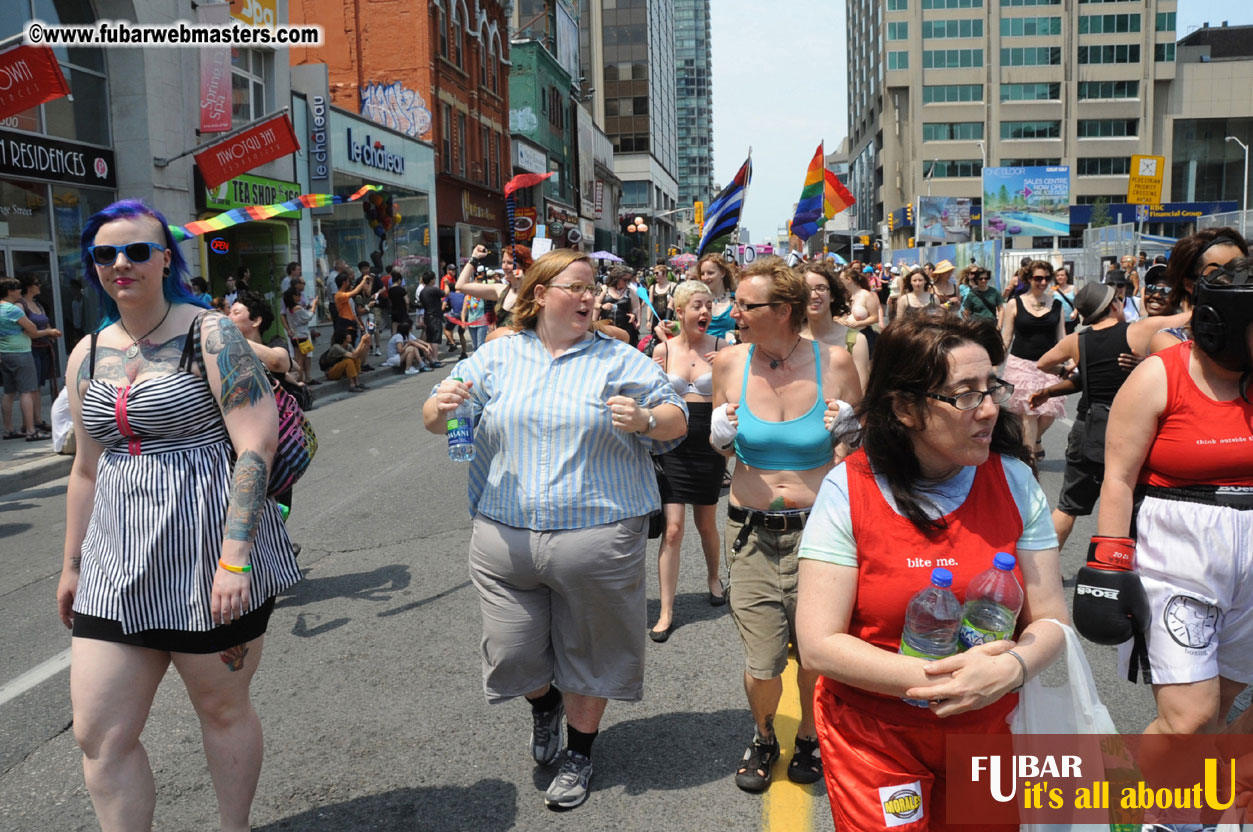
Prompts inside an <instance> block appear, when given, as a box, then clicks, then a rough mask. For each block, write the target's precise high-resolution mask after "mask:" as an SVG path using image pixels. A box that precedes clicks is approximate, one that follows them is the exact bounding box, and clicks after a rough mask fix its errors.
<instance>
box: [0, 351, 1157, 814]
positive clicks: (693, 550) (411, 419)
mask: <svg viewBox="0 0 1253 832" xmlns="http://www.w3.org/2000/svg"><path fill="white" fill-rule="evenodd" d="M450 370H451V365H450V366H449V367H445V368H444V369H443V370H440V371H437V372H436V373H426V374H423V375H420V376H410V377H404V378H397V379H395V380H394V381H389V383H388V384H386V385H381V384H380V385H378V386H377V387H376V389H374V390H372V391H370V392H368V393H365V394H362V395H357V396H353V397H350V398H345V399H342V400H338V401H328V402H326V403H319V406H318V407H317V408H316V409H315V410H313V411H312V412H311V413H310V419H311V421H312V422H313V425H314V427H315V429H316V431H317V434H318V440H319V450H318V455H317V458H316V459H315V461H314V463H313V466H312V467H311V468H310V470H309V473H308V474H307V475H306V476H305V478H304V479H303V480H301V482H300V484H299V485H298V486H297V488H296V494H295V506H294V510H293V512H292V515H291V518H290V521H289V527H290V529H291V532H292V535H293V537H294V539H295V540H297V541H298V542H300V543H301V544H302V546H303V552H302V554H301V556H300V564H301V566H302V567H303V569H304V570H305V579H304V580H303V581H302V582H301V583H299V584H298V585H297V586H295V587H294V588H293V589H292V590H291V591H290V592H289V593H286V594H284V595H283V596H282V597H280V599H279V601H278V604H277V606H276V608H275V611H274V616H273V618H272V619H271V622H270V629H269V634H268V635H267V637H266V644H265V649H264V657H263V659H262V664H261V668H260V670H259V672H258V674H257V677H256V680H255V681H254V684H253V691H254V700H255V703H256V706H257V710H258V711H259V712H260V714H261V719H262V723H263V725H264V726H265V744H266V760H265V766H264V769H263V771H262V774H261V782H260V786H259V789H258V793H257V798H256V801H255V803H254V805H253V812H252V822H253V828H254V829H255V830H265V832H278V830H293V832H294V831H295V830H299V831H300V832H342V831H343V830H385V832H401V830H405V831H406V832H407V831H408V830H439V831H440V832H444V831H445V830H473V832H495V830H507V829H516V830H539V829H544V830H548V829H555V830H561V829H595V830H712V829H719V830H758V829H766V828H774V829H784V828H786V829H789V830H797V829H800V830H803V829H805V828H812V829H816V830H830V829H831V828H832V823H831V815H830V809H829V807H828V806H827V803H826V797H825V793H824V791H823V790H822V787H821V785H819V786H818V787H817V788H816V789H815V788H808V789H804V790H801V789H799V787H794V786H791V784H788V783H787V782H786V778H785V777H784V775H783V772H782V768H780V769H779V770H777V774H776V782H775V785H774V786H772V787H771V793H770V795H771V796H768V797H765V798H763V797H758V796H753V795H748V794H745V793H743V792H741V791H739V790H738V789H737V788H736V787H735V785H734V782H733V772H734V770H735V768H736V766H737V764H738V760H739V758H740V755H741V754H742V753H743V750H744V747H745V744H746V742H747V741H748V740H749V738H750V737H751V733H752V723H751V718H750V716H749V713H748V709H747V706H746V703H745V700H744V695H743V692H742V688H741V668H742V666H743V659H742V651H741V647H740V642H739V638H738V636H737V635H736V632H735V628H734V625H733V624H732V622H731V619H730V617H729V616H728V614H727V613H726V607H720V608H714V607H710V606H709V604H708V602H707V596H706V589H705V586H704V579H703V575H704V568H703V560H702V558H701V556H700V551H699V541H698V537H697V535H696V531H695V529H694V527H692V526H691V524H690V521H689V526H688V531H687V534H686V535H685V538H684V545H683V553H682V558H681V576H680V586H679V597H678V602H677V606H676V620H677V623H678V629H677V630H676V631H675V633H674V635H673V636H672V637H671V639H670V640H669V642H667V643H665V644H653V643H651V642H650V643H649V645H648V652H647V662H648V664H647V670H646V676H645V697H644V701H643V702H641V703H638V704H622V703H611V704H610V706H609V709H608V712H607V714H606V717H605V720H604V723H603V725H602V729H601V734H600V738H599V739H598V740H597V742H596V746H595V753H594V763H595V766H596V771H595V776H594V777H593V781H592V784H593V792H592V795H591V798H590V799H589V801H588V803H587V804H585V805H584V806H583V807H581V808H579V809H576V810H574V811H572V812H567V813H561V814H558V813H554V812H550V811H548V810H547V809H545V807H544V805H543V800H542V792H543V789H544V788H545V787H546V786H547V785H548V782H549V780H550V779H551V778H552V775H553V771H552V770H551V769H541V768H537V767H536V766H535V765H534V764H533V763H532V762H531V760H530V758H529V755H528V752H527V738H528V733H529V731H530V718H529V709H528V708H527V706H526V705H525V703H523V702H514V703H508V704H504V705H495V706H489V705H488V704H486V702H485V701H484V699H483V695H482V687H481V676H480V664H479V632H480V628H479V615H478V607H477V603H476V599H475V592H474V588H473V586H472V585H471V584H470V582H469V579H468V575H467V570H466V551H467V545H468V540H469V529H470V523H469V517H468V515H467V511H466V495H465V479H466V473H465V468H464V467H462V466H459V465H457V464H455V463H453V462H451V461H449V459H448V456H447V453H446V450H445V449H446V445H445V441H444V439H443V437H439V436H432V435H430V434H428V433H426V431H425V430H423V428H422V424H421V417H420V413H419V409H420V407H421V403H422V401H423V399H425V397H426V395H427V393H428V392H429V390H430V389H431V386H432V385H433V384H434V383H435V382H437V381H438V380H439V379H441V378H443V377H444V376H446V375H448V374H449V372H450ZM371 376H378V374H377V373H374V374H368V375H366V376H365V377H364V380H365V381H366V383H367V384H369V383H371ZM1072 407H1073V403H1072ZM1066 430H1067V427H1066V425H1064V424H1059V425H1057V426H1055V427H1054V428H1053V429H1052V430H1051V431H1050V432H1049V434H1048V435H1047V436H1046V437H1045V447H1046V449H1047V452H1048V456H1047V458H1046V459H1045V460H1044V462H1043V464H1042V470H1043V474H1042V482H1043V484H1044V488H1045V491H1046V493H1047V494H1048V496H1049V499H1050V502H1052V501H1054V500H1055V499H1056V496H1057V492H1058V488H1059V487H1060V485H1061V469H1062V463H1061V455H1062V450H1063V447H1064V442H1065V434H1066ZM65 485H66V480H65V479H64V478H62V479H58V480H54V481H52V482H48V483H44V484H42V485H40V486H37V487H34V488H30V489H27V490H25V491H18V492H15V493H10V494H6V495H3V496H0V539H2V540H3V541H4V544H3V546H2V547H0V567H2V568H0V737H3V742H0V807H3V809H2V810H0V817H3V821H0V827H3V828H4V829H7V830H12V831H13V832H23V831H24V830H32V832H33V831H34V830H38V832H45V831H46V830H48V829H53V830H80V829H81V830H92V829H96V828H98V827H97V825H96V821H95V817H94V814H93V813H92V809H91V803H90V799H89V798H88V795H87V792H86V789H85V788H84V785H83V777H82V770H81V762H80V761H81V758H80V755H79V752H78V749H77V747H76V745H75V743H74V738H73V733H72V729H71V728H72V726H71V713H70V703H69V685H68V678H69V677H68V671H67V670H66V669H65V667H66V664H67V659H66V651H67V648H68V647H69V635H68V632H67V631H66V630H65V629H64V628H63V627H62V626H61V624H60V622H59V621H58V619H57V616H56V608H55V600H54V594H55V588H56V583H57V578H58V573H59V570H60V564H61V553H62V545H63V538H64V530H65ZM725 506H726V501H725V498H724V500H723V503H722V507H721V511H722V512H723V513H724V514H723V519H724V520H725ZM1094 526H1095V523H1094V520H1093V518H1081V519H1080V521H1079V522H1078V524H1077V525H1076V529H1075V533H1074V535H1073V537H1072V538H1071V543H1070V544H1069V545H1068V546H1067V548H1066V549H1065V550H1064V552H1063V557H1062V562H1063V575H1064V576H1065V577H1067V578H1070V577H1072V576H1073V575H1074V573H1075V570H1076V569H1077V567H1078V566H1079V564H1080V563H1081V561H1082V559H1083V555H1084V553H1085V550H1086V542H1087V539H1088V536H1089V535H1090V534H1091V533H1092V531H1093V529H1094ZM650 550H651V551H652V552H654V553H655V551H656V544H655V543H654V544H651V545H650ZM1069 585H1070V582H1069V581H1068V586H1069ZM1067 592H1068V594H1069V590H1068V591H1067ZM656 599H657V581H656V566H655V559H654V558H653V557H651V556H650V568H649V619H650V621H652V620H655V619H656V616H657V600H656ZM1087 653H1088V657H1089V660H1090V662H1091V664H1092V668H1093V671H1094V673H1095V675H1096V679H1097V684H1098V688H1099V690H1100V693H1101V696H1102V699H1103V700H1104V701H1105V703H1106V704H1107V705H1108V707H1109V708H1110V711H1111V713H1112V714H1113V716H1114V720H1115V722H1116V724H1117V725H1118V727H1119V728H1120V730H1123V731H1128V732H1135V731H1139V730H1141V729H1142V728H1143V727H1144V726H1145V725H1146V724H1147V723H1148V721H1149V720H1150V719H1151V717H1152V714H1153V708H1152V699H1151V696H1150V694H1149V691H1148V689H1147V688H1145V687H1143V686H1133V685H1131V684H1130V683H1127V682H1125V681H1120V680H1119V679H1118V678H1117V669H1116V662H1115V651H1114V650H1113V648H1102V647H1095V646H1092V645H1087ZM785 739H788V740H790V737H785ZM143 740H144V744H145V747H146V748H147V750H148V754H149V757H150V759H151V763H152V767H153V771H154V772H155V777H156V783H157V814H156V824H155V828H156V829H158V830H163V832H165V831H166V830H169V831H170V832H179V830H205V829H215V828H217V826H216V823H217V817H216V808H215V802H214V797H213V789H212V786H211V784H210V782H209V776H208V770H207V768H206V766H205V762H204V756H203V753H202V751H201V748H200V733H199V729H198V725H197V723H196V719H195V715H194V713H193V712H192V709H191V706H190V705H189V703H188V701H187V697H186V694H185V693H184V691H183V688H182V684H181V682H180V680H179V679H178V678H177V675H176V674H174V673H173V672H171V674H170V678H167V679H166V680H165V683H164V684H163V685H162V687H161V689H160V691H159V692H158V695H157V698H156V702H155V703H154V705H153V708H152V714H151V717H150V719H149V722H148V726H147V729H146V730H145V732H144V736H143ZM785 762H786V761H785ZM785 787H790V788H791V789H792V790H793V791H792V792H785V791H784V788H785ZM785 794H786V795H788V799H789V800H790V801H791V808H790V809H789V811H788V812H784V811H783V810H782V809H781V808H780V807H781V803H782V796H784V795H785ZM798 807H799V808H798ZM784 818H787V820H786V821H785V820H784Z"/></svg>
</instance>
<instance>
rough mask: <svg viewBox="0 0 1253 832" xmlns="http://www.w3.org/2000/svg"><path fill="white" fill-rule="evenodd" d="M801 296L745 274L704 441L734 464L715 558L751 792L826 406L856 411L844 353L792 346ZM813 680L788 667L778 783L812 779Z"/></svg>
mask: <svg viewBox="0 0 1253 832" xmlns="http://www.w3.org/2000/svg"><path fill="white" fill-rule="evenodd" d="M809 298H810V292H809V287H808V285H807V284H806V283H805V280H804V278H803V277H801V275H800V274H798V273H797V272H796V271H794V270H793V269H790V268H788V266H787V264H785V263H784V262H783V261H782V260H781V259H779V258H777V257H767V258H763V259H761V260H758V261H756V262H754V263H753V264H751V265H750V266H748V267H746V268H745V269H744V271H743V273H742V275H741V276H740V281H739V285H738V287H737V290H736V299H735V307H734V311H733V312H732V316H733V318H734V319H735V321H736V323H737V324H738V326H739V330H740V333H741V336H742V337H743V339H744V340H745V341H747V342H749V343H746V344H740V345H738V346H734V347H729V348H727V349H725V350H723V351H721V352H720V354H719V356H718V357H717V359H715V361H714V378H713V397H714V398H713V405H714V412H713V416H712V418H711V424H710V442H711V443H712V444H713V445H714V447H715V448H716V449H717V450H719V451H721V452H722V453H723V454H724V455H725V456H731V455H734V456H735V457H736V458H737V460H738V463H737V464H736V466H735V474H734V476H733V477H732V479H731V500H730V505H729V506H728V508H727V517H728V523H727V530H726V534H725V535H724V537H723V545H724V550H723V552H724V555H725V558H726V562H727V571H728V574H729V576H730V582H729V584H728V587H727V593H728V600H729V601H730V605H731V613H732V617H733V618H734V619H735V623H736V627H737V629H738V630H739V633H740V637H741V640H742V641H743V643H744V650H745V668H744V671H745V672H744V687H745V691H746V692H747V694H748V700H749V705H750V706H751V708H752V712H753V719H754V721H755V723H756V731H755V734H754V737H753V741H752V743H751V744H750V745H749V748H748V751H747V752H746V753H745V756H744V760H743V763H742V765H741V766H740V768H739V770H738V771H737V772H736V777H735V780H736V785H738V786H739V787H740V788H741V789H744V790H745V791H752V792H760V791H762V790H764V789H765V788H766V787H767V786H768V785H769V782H770V772H771V767H772V766H773V764H774V761H775V759H777V757H778V756H779V743H778V739H777V738H776V737H775V735H774V715H775V712H776V711H777V709H778V705H779V698H780V696H781V693H782V682H781V676H782V675H783V671H784V669H785V668H786V667H787V662H788V641H789V636H790V634H792V633H794V632H795V623H796V615H795V613H796V552H797V548H798V547H799V545H800V538H801V531H802V529H803V528H804V526H805V520H806V518H807V517H808V516H809V509H810V507H811V506H812V505H813V501H814V497H815V496H816V495H817V493H818V488H819V487H820V486H821V485H822V478H823V477H824V476H825V475H826V473H827V471H829V470H830V469H831V466H832V464H833V463H834V456H835V443H834V441H833V439H832V435H831V430H830V428H829V421H828V420H829V419H831V420H833V419H834V416H835V401H836V400H837V399H842V400H844V401H846V402H848V403H850V404H856V403H857V402H858V401H859V400H860V399H861V384H860V382H859V381H858V378H857V371H856V369H855V368H854V366H853V360H852V358H851V357H850V356H849V353H848V350H846V349H842V348H836V347H831V346H828V345H827V344H823V343H821V342H819V341H812V340H809V339H806V338H803V337H802V336H801V329H802V327H803V326H804V323H805V316H806V307H808V305H809ZM817 678H818V677H817V674H815V673H813V672H811V671H809V670H807V669H805V668H804V667H800V668H798V670H797V681H798V685H799V687H800V694H801V697H800V699H801V718H800V725H799V726H798V729H797V740H796V746H795V752H794V754H793V756H792V761H791V764H790V765H789V767H788V777H789V779H791V780H793V781H795V782H798V783H813V782H817V780H818V779H819V778H821V776H822V766H821V760H820V756H819V753H818V746H817V739H816V737H817V732H816V730H815V728H814V719H813V691H814V684H815V682H816V681H817Z"/></svg>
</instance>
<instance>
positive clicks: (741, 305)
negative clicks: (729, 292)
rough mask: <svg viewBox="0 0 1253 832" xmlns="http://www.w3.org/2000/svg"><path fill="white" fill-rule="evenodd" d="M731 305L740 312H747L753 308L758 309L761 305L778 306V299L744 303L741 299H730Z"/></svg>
mask: <svg viewBox="0 0 1253 832" xmlns="http://www.w3.org/2000/svg"><path fill="white" fill-rule="evenodd" d="M731 305H732V306H734V307H735V308H736V309H738V310H740V311H741V312H749V311H751V310H753V309H760V308H761V307H763V306H778V305H779V303H778V301H773V300H768V301H766V302H765V303H744V302H743V301H739V300H736V301H732V302H731Z"/></svg>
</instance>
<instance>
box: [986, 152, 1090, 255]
mask: <svg viewBox="0 0 1253 832" xmlns="http://www.w3.org/2000/svg"><path fill="white" fill-rule="evenodd" d="M983 231H984V235H985V236H986V237H987V238H988V239H995V238H998V237H1067V236H1069V235H1070V168H1069V167H1067V166H1065V165H1062V166H1060V167H1024V168H984V169H983Z"/></svg>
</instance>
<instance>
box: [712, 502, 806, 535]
mask: <svg viewBox="0 0 1253 832" xmlns="http://www.w3.org/2000/svg"><path fill="white" fill-rule="evenodd" d="M727 517H729V518H731V519H732V520H734V521H735V522H737V523H743V524H744V525H745V526H746V527H748V526H756V527H760V528H763V529H765V530H766V531H770V532H793V531H798V530H800V529H803V528H805V521H806V520H808V519H809V510H808V509H806V510H805V511H786V512H784V511H756V510H755V509H751V508H741V507H739V506H730V505H729V506H727Z"/></svg>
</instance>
